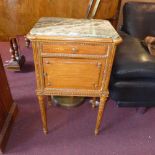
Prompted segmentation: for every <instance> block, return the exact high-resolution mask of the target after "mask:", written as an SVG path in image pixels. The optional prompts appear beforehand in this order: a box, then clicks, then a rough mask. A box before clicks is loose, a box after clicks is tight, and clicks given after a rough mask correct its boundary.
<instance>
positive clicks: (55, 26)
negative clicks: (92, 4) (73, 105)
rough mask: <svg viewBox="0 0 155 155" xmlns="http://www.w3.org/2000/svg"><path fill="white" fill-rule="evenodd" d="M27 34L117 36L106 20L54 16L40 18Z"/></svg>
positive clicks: (113, 37)
mask: <svg viewBox="0 0 155 155" xmlns="http://www.w3.org/2000/svg"><path fill="white" fill-rule="evenodd" d="M29 34H30V36H64V37H93V38H112V39H113V40H114V39H117V38H118V37H119V35H118V33H117V32H116V30H115V29H114V28H113V26H112V25H111V23H110V22H109V21H107V20H99V19H73V18H55V17H43V18H40V19H39V21H38V22H37V23H36V24H35V25H34V27H33V28H32V29H31V31H30V33H29Z"/></svg>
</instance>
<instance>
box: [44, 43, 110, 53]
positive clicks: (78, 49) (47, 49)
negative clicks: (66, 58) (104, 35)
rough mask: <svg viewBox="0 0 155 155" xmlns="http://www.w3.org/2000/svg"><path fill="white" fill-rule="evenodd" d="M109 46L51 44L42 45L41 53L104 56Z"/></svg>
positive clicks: (106, 44)
mask: <svg viewBox="0 0 155 155" xmlns="http://www.w3.org/2000/svg"><path fill="white" fill-rule="evenodd" d="M109 47H110V44H108V43H104V44H103V43H102V44H95V43H83V42H82V43H75V42H51V43H43V44H42V52H43V53H65V54H90V55H105V54H106V53H107V51H108V48H109Z"/></svg>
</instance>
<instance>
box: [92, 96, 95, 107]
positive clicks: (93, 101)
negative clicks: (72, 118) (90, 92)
mask: <svg viewBox="0 0 155 155" xmlns="http://www.w3.org/2000/svg"><path fill="white" fill-rule="evenodd" d="M95 107H96V97H93V100H92V108H95Z"/></svg>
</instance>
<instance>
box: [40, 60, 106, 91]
mask: <svg viewBox="0 0 155 155" xmlns="http://www.w3.org/2000/svg"><path fill="white" fill-rule="evenodd" d="M43 63H44V65H43V66H44V77H45V78H44V82H45V87H46V88H74V89H95V90H96V89H99V88H100V87H101V79H102V77H103V75H101V73H103V70H104V61H101V60H86V59H61V58H44V59H43Z"/></svg>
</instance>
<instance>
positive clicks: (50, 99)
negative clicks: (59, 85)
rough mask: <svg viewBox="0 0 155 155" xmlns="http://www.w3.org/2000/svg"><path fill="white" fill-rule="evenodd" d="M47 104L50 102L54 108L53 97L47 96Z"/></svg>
mask: <svg viewBox="0 0 155 155" xmlns="http://www.w3.org/2000/svg"><path fill="white" fill-rule="evenodd" d="M47 102H48V105H49V106H52V96H51V95H49V96H47Z"/></svg>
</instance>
